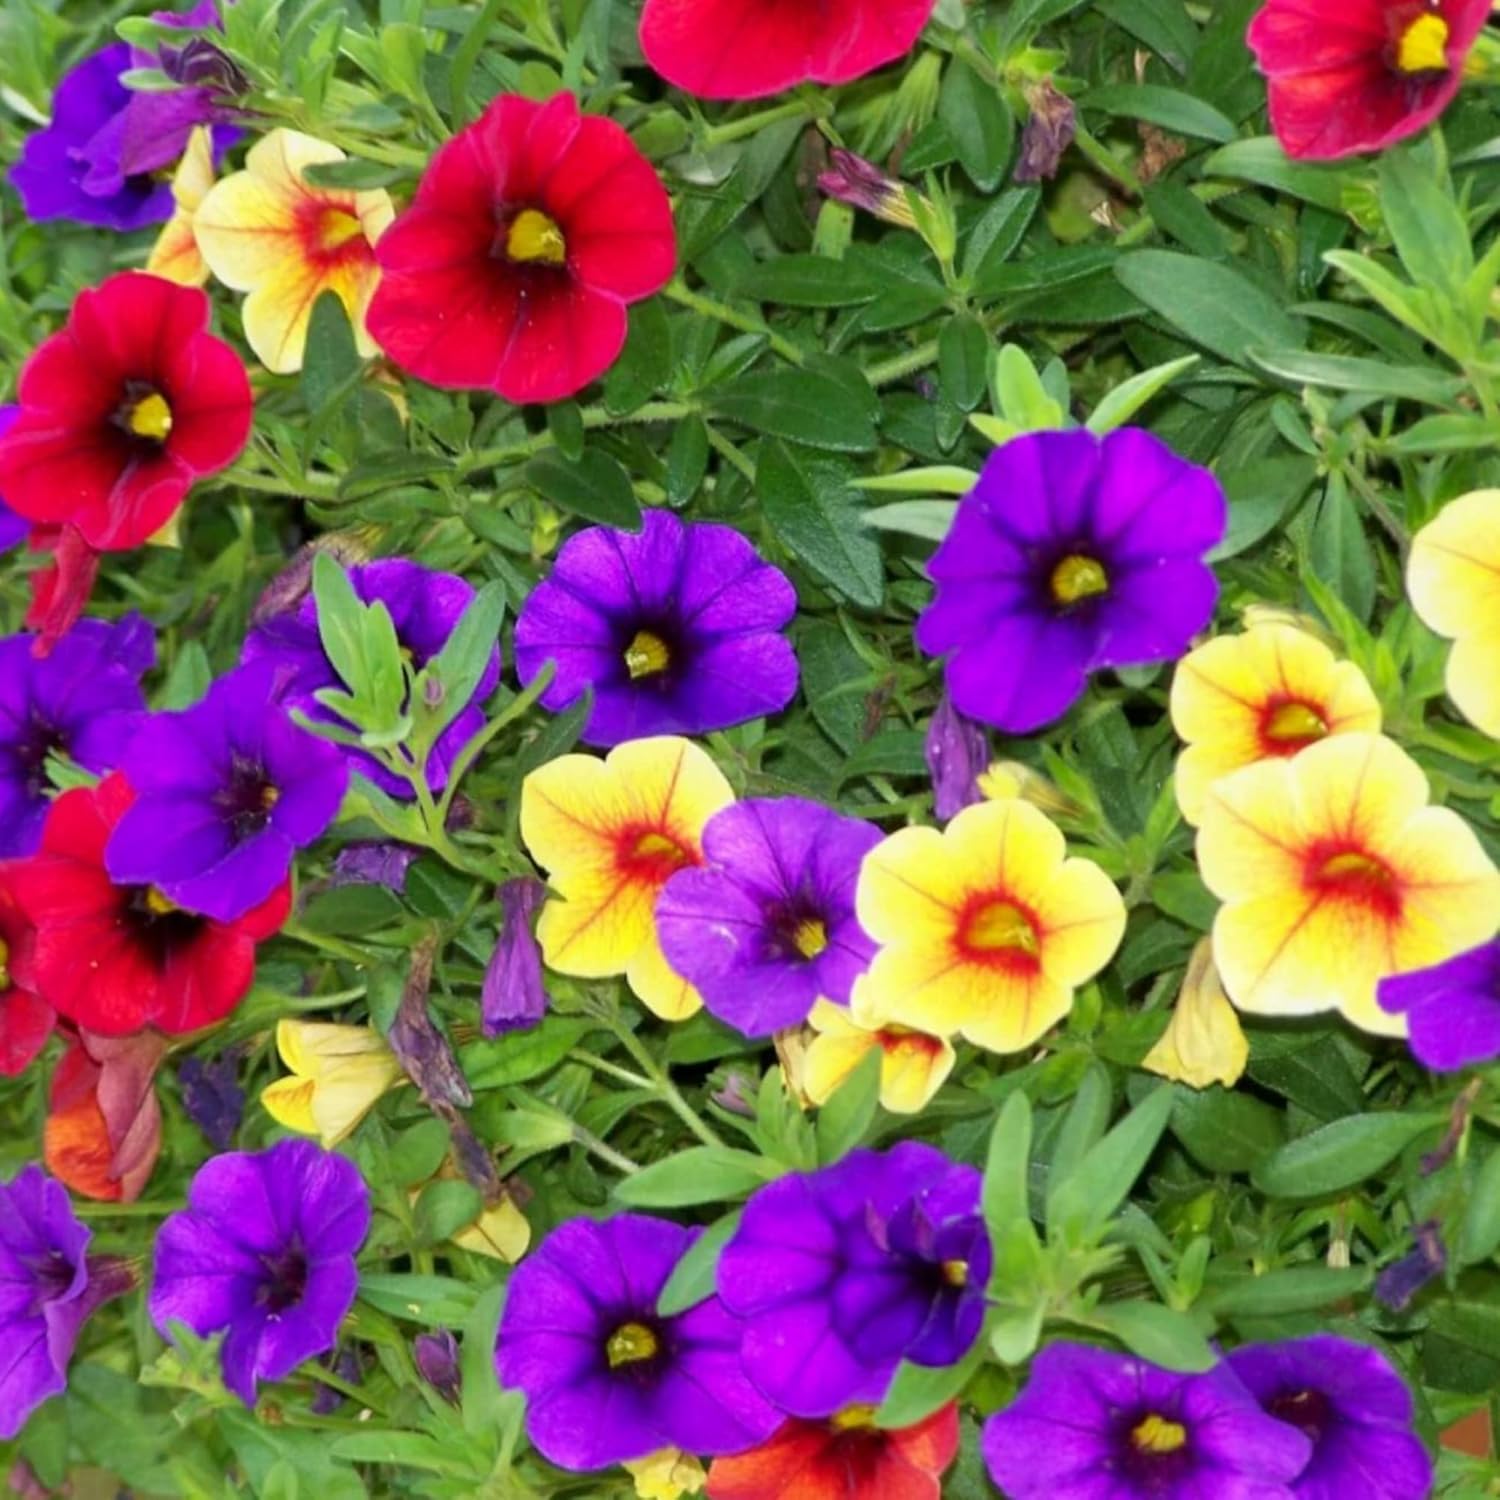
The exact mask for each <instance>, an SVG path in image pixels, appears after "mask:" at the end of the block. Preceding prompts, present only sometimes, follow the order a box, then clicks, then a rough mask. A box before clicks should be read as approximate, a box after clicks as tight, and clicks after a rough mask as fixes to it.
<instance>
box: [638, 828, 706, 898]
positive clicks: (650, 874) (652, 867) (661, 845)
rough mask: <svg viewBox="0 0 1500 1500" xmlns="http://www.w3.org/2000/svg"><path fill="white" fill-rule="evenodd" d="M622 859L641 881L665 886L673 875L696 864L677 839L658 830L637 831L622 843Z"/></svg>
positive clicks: (642, 829) (645, 829) (640, 829)
mask: <svg viewBox="0 0 1500 1500" xmlns="http://www.w3.org/2000/svg"><path fill="white" fill-rule="evenodd" d="M620 859H621V862H622V863H623V864H624V865H625V866H626V867H627V868H628V869H629V871H630V873H631V874H632V875H633V876H634V877H635V878H636V879H639V880H645V881H650V882H653V883H655V884H658V885H660V884H663V883H664V882H665V881H666V880H667V878H668V877H669V876H671V875H675V874H676V873H677V871H678V870H680V869H682V868H683V867H684V866H686V865H691V864H696V863H697V861H696V860H695V859H694V858H693V856H692V855H691V854H689V853H688V851H687V850H686V849H684V848H683V847H682V845H681V844H679V843H678V842H677V841H676V840H675V839H672V838H669V837H668V836H667V835H666V834H664V833H663V832H662V831H661V830H660V829H658V828H635V829H629V830H627V831H626V832H625V834H624V835H623V837H622V838H621V840H620Z"/></svg>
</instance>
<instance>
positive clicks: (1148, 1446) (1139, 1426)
mask: <svg viewBox="0 0 1500 1500" xmlns="http://www.w3.org/2000/svg"><path fill="white" fill-rule="evenodd" d="M1130 1441H1131V1442H1132V1443H1134V1444H1135V1446H1136V1450H1137V1451H1138V1452H1140V1453H1157V1454H1159V1453H1176V1452H1177V1450H1178V1449H1179V1448H1181V1447H1183V1446H1184V1445H1185V1444H1186V1442H1187V1428H1186V1427H1184V1426H1183V1425H1182V1423H1181V1422H1170V1421H1168V1420H1167V1418H1166V1417H1162V1416H1158V1415H1157V1414H1156V1413H1155V1412H1154V1411H1153V1412H1148V1413H1147V1414H1146V1415H1145V1416H1144V1417H1142V1418H1141V1420H1140V1421H1139V1422H1137V1423H1136V1424H1135V1426H1134V1427H1132V1428H1131V1429H1130Z"/></svg>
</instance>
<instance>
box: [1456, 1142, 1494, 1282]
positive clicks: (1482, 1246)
mask: <svg viewBox="0 0 1500 1500" xmlns="http://www.w3.org/2000/svg"><path fill="white" fill-rule="evenodd" d="M1497 1250H1500V1149H1497V1150H1492V1151H1491V1152H1490V1154H1489V1155H1488V1156H1487V1157H1486V1158H1485V1160H1484V1165H1483V1166H1482V1167H1480V1169H1479V1171H1478V1173H1477V1174H1476V1176H1475V1178H1474V1186H1473V1188H1472V1189H1471V1190H1470V1193H1469V1202H1468V1205H1467V1206H1466V1207H1465V1209H1464V1217H1463V1225H1462V1227H1461V1228H1460V1230H1459V1236H1458V1258H1459V1260H1460V1261H1462V1263H1463V1264H1464V1265H1466V1266H1470V1265H1474V1264H1475V1263H1476V1262H1478V1261H1485V1260H1489V1259H1490V1258H1491V1257H1492V1256H1493V1255H1494V1254H1495V1252H1496V1251H1497Z"/></svg>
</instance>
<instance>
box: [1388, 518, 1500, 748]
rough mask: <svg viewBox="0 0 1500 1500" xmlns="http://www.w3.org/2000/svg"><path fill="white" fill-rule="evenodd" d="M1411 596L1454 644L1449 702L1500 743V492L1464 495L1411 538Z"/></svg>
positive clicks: (1428, 620) (1408, 567)
mask: <svg viewBox="0 0 1500 1500" xmlns="http://www.w3.org/2000/svg"><path fill="white" fill-rule="evenodd" d="M1406 591H1407V593H1408V594H1409V595H1410V596H1411V602H1412V608H1413V609H1415V610H1416V612H1417V613H1418V614H1419V615H1420V616H1421V617H1422V619H1423V621H1424V622H1425V623H1426V624H1427V625H1429V626H1430V627H1431V628H1432V629H1433V630H1435V631H1436V632H1437V633H1438V634H1439V635H1441V636H1446V637H1447V638H1448V639H1449V640H1451V641H1452V642H1453V650H1452V651H1451V652H1450V653H1449V656H1448V678H1447V686H1448V696H1449V697H1450V698H1451V699H1452V700H1453V702H1454V703H1455V704H1456V705H1457V707H1458V711H1459V712H1460V713H1461V714H1462V715H1463V716H1464V718H1466V719H1467V720H1468V721H1469V722H1470V723H1471V724H1472V725H1474V727H1475V728H1476V729H1479V730H1482V731H1483V732H1484V733H1485V734H1487V735H1489V737H1490V738H1491V739H1494V740H1500V490H1475V491H1474V492H1473V493H1472V494H1468V495H1462V496H1460V497H1459V498H1458V499H1457V500H1454V501H1453V502H1451V503H1450V504H1449V505H1446V506H1444V507H1443V509H1442V510H1441V511H1440V512H1439V514H1438V516H1437V518H1436V519H1435V520H1432V521H1429V522H1428V523H1427V525H1425V526H1424V527H1423V528H1422V529H1421V530H1420V531H1419V532H1418V533H1417V534H1416V536H1414V537H1413V538H1412V543H1411V557H1410V558H1409V559H1408V561H1407V564H1406Z"/></svg>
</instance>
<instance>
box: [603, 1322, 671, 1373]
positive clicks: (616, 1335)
mask: <svg viewBox="0 0 1500 1500" xmlns="http://www.w3.org/2000/svg"><path fill="white" fill-rule="evenodd" d="M660 1349H661V1343H660V1341H659V1340H658V1339H657V1337H656V1335H655V1334H654V1333H653V1332H652V1331H651V1330H650V1329H649V1328H647V1327H646V1325H645V1324H644V1323H622V1324H621V1325H620V1326H619V1327H618V1328H617V1329H615V1331H614V1332H613V1333H612V1334H610V1336H609V1342H608V1343H607V1344H606V1345H605V1346H604V1357H605V1358H606V1359H607V1360H608V1361H609V1367H610V1369H611V1370H618V1369H619V1368H620V1366H621V1365H638V1364H642V1363H643V1362H644V1361H646V1360H648V1359H655V1358H656V1356H657V1354H658V1353H659V1352H660Z"/></svg>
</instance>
